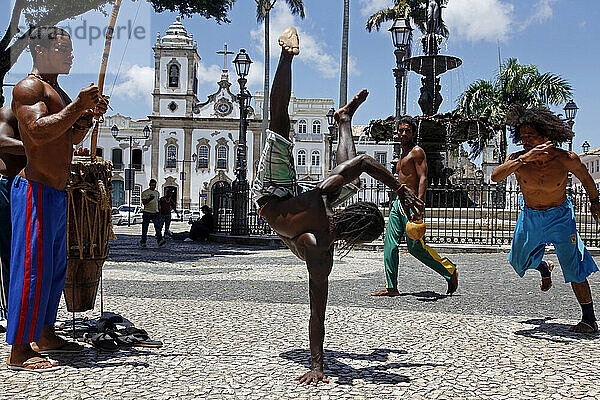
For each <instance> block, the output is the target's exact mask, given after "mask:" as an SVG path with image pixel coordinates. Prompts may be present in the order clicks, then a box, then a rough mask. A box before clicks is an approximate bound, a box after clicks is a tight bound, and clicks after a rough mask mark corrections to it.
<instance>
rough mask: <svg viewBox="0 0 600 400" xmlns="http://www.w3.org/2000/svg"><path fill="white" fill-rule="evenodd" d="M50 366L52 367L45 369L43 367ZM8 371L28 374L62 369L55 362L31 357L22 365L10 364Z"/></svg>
mask: <svg viewBox="0 0 600 400" xmlns="http://www.w3.org/2000/svg"><path fill="white" fill-rule="evenodd" d="M47 364H50V365H51V366H50V367H44V366H43V365H47ZM7 367H8V369H10V370H13V371H27V372H38V373H42V372H52V371H57V370H59V369H60V366H59V365H58V363H57V362H56V361H54V360H51V359H49V358H44V357H31V358H30V359H28V360H26V361H24V362H23V363H22V364H8V365H7Z"/></svg>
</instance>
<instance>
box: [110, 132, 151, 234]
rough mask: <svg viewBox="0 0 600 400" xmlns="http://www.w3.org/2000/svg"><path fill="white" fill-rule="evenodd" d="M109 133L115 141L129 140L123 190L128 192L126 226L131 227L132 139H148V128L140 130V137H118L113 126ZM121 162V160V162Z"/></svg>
mask: <svg viewBox="0 0 600 400" xmlns="http://www.w3.org/2000/svg"><path fill="white" fill-rule="evenodd" d="M110 133H111V134H112V136H113V138H115V140H117V141H119V142H120V141H121V140H126V139H129V168H125V190H127V191H128V192H129V201H128V205H129V207H128V211H127V226H131V192H133V188H134V187H135V169H134V168H133V162H132V161H133V139H144V140H148V138H149V137H150V127H149V126H148V125H146V126H145V127H144V129H143V130H142V136H139V135H119V127H118V126H117V125H113V126H112V128H110ZM121 161H123V160H121Z"/></svg>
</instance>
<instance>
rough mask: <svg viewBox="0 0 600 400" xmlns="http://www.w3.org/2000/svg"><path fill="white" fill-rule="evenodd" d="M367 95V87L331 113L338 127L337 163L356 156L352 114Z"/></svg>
mask: <svg viewBox="0 0 600 400" xmlns="http://www.w3.org/2000/svg"><path fill="white" fill-rule="evenodd" d="M368 95H369V92H368V91H367V89H363V90H361V91H360V92H359V93H358V94H357V95H356V96H354V97H353V98H352V100H350V102H349V103H348V104H346V105H345V106H344V107H342V108H340V109H339V110H337V111H336V112H335V114H333V118H335V121H336V122H337V123H338V129H339V138H338V147H337V152H336V153H335V159H336V164H337V165H339V164H341V163H343V162H344V161H347V160H349V159H351V158H354V157H356V147H354V139H353V138H352V116H353V115H354V112H355V111H356V109H357V108H358V106H360V105H361V104H362V103H363V102H364V101H365V100H366V99H367V96H368Z"/></svg>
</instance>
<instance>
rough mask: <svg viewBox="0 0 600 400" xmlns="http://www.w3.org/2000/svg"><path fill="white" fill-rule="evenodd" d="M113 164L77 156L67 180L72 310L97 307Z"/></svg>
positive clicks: (68, 284) (67, 285) (108, 235)
mask: <svg viewBox="0 0 600 400" xmlns="http://www.w3.org/2000/svg"><path fill="white" fill-rule="evenodd" d="M111 178H112V164H111V163H110V162H104V161H96V162H90V157H89V156H88V157H77V156H76V157H74V159H73V163H72V165H71V176H70V179H69V182H68V183H67V188H66V191H67V252H68V253H67V260H68V261H67V277H66V280H65V288H64V295H65V302H66V303H67V309H68V310H69V311H87V310H92V309H93V308H94V303H95V301H96V294H97V292H98V285H99V283H100V278H101V276H102V265H103V264H104V260H105V259H106V257H107V256H108V240H109V239H110V238H114V234H113V232H112V224H111V204H112V199H111V193H112V184H111Z"/></svg>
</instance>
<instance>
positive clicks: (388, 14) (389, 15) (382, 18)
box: [366, 7, 404, 32]
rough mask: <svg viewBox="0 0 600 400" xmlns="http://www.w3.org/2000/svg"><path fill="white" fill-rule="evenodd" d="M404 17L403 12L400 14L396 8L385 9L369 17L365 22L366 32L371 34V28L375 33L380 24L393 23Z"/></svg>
mask: <svg viewBox="0 0 600 400" xmlns="http://www.w3.org/2000/svg"><path fill="white" fill-rule="evenodd" d="M403 16H404V12H400V11H399V10H398V9H397V8H395V7H394V8H386V9H384V10H379V11H377V12H376V13H375V14H373V15H371V16H370V17H369V19H368V20H367V25H366V28H367V31H369V32H371V31H372V30H373V28H375V30H376V31H378V30H379V28H380V27H381V24H383V23H384V22H387V21H394V20H395V19H396V18H401V17H403Z"/></svg>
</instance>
